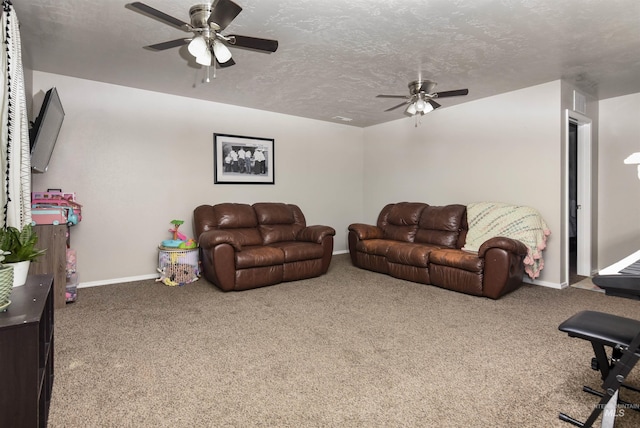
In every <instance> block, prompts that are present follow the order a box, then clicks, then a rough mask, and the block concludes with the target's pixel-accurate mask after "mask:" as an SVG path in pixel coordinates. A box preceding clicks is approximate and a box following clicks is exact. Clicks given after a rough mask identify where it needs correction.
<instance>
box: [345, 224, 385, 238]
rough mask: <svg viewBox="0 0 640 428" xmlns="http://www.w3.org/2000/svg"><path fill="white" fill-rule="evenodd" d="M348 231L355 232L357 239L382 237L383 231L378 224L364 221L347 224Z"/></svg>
mask: <svg viewBox="0 0 640 428" xmlns="http://www.w3.org/2000/svg"><path fill="white" fill-rule="evenodd" d="M349 231H351V232H353V233H355V234H356V236H357V237H358V239H359V240H361V241H363V240H365V239H382V238H383V237H384V231H383V230H382V229H380V228H379V227H378V226H372V225H370V224H364V223H352V224H350V225H349Z"/></svg>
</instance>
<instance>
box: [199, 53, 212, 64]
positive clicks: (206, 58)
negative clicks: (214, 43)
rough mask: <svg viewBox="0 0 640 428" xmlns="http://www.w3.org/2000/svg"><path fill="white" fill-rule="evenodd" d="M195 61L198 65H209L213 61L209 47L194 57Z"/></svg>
mask: <svg viewBox="0 0 640 428" xmlns="http://www.w3.org/2000/svg"><path fill="white" fill-rule="evenodd" d="M196 62H197V63H198V64H200V65H211V64H212V62H213V56H212V55H211V51H210V50H209V49H207V50H205V51H204V53H203V54H202V55H199V56H197V57H196Z"/></svg>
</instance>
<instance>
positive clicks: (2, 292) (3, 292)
mask: <svg viewBox="0 0 640 428" xmlns="http://www.w3.org/2000/svg"><path fill="white" fill-rule="evenodd" d="M7 254H9V253H8V252H6V251H2V250H0V311H3V310H5V309H7V306H9V305H10V304H11V300H9V295H10V294H11V290H12V289H13V266H9V265H5V264H3V263H2V262H3V261H4V258H5V256H6V255H7Z"/></svg>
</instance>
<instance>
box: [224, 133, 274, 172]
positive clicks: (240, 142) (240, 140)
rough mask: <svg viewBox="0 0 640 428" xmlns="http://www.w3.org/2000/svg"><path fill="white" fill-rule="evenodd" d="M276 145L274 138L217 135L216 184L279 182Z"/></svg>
mask: <svg viewBox="0 0 640 428" xmlns="http://www.w3.org/2000/svg"><path fill="white" fill-rule="evenodd" d="M274 146H275V141H274V140H273V138H261V137H246V136H243V135H232V134H218V133H215V134H213V177H214V183H215V184H275V153H274ZM247 152H249V153H250V154H251V157H250V158H249V159H247Z"/></svg>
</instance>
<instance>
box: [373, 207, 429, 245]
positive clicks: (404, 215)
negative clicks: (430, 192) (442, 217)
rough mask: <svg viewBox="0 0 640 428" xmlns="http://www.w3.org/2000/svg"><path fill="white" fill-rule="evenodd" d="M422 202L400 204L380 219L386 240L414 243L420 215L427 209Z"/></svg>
mask: <svg viewBox="0 0 640 428" xmlns="http://www.w3.org/2000/svg"><path fill="white" fill-rule="evenodd" d="M426 206H427V205H426V204H423V203H421V202H399V203H397V204H394V205H393V206H391V207H390V209H389V210H388V211H386V212H385V216H384V217H383V218H381V219H379V223H381V224H379V226H381V228H382V230H384V237H385V238H386V239H393V240H395V241H404V242H413V240H414V237H415V235H416V231H417V229H418V222H419V221H420V214H421V213H422V210H423V209H424V208H425V207H426Z"/></svg>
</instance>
